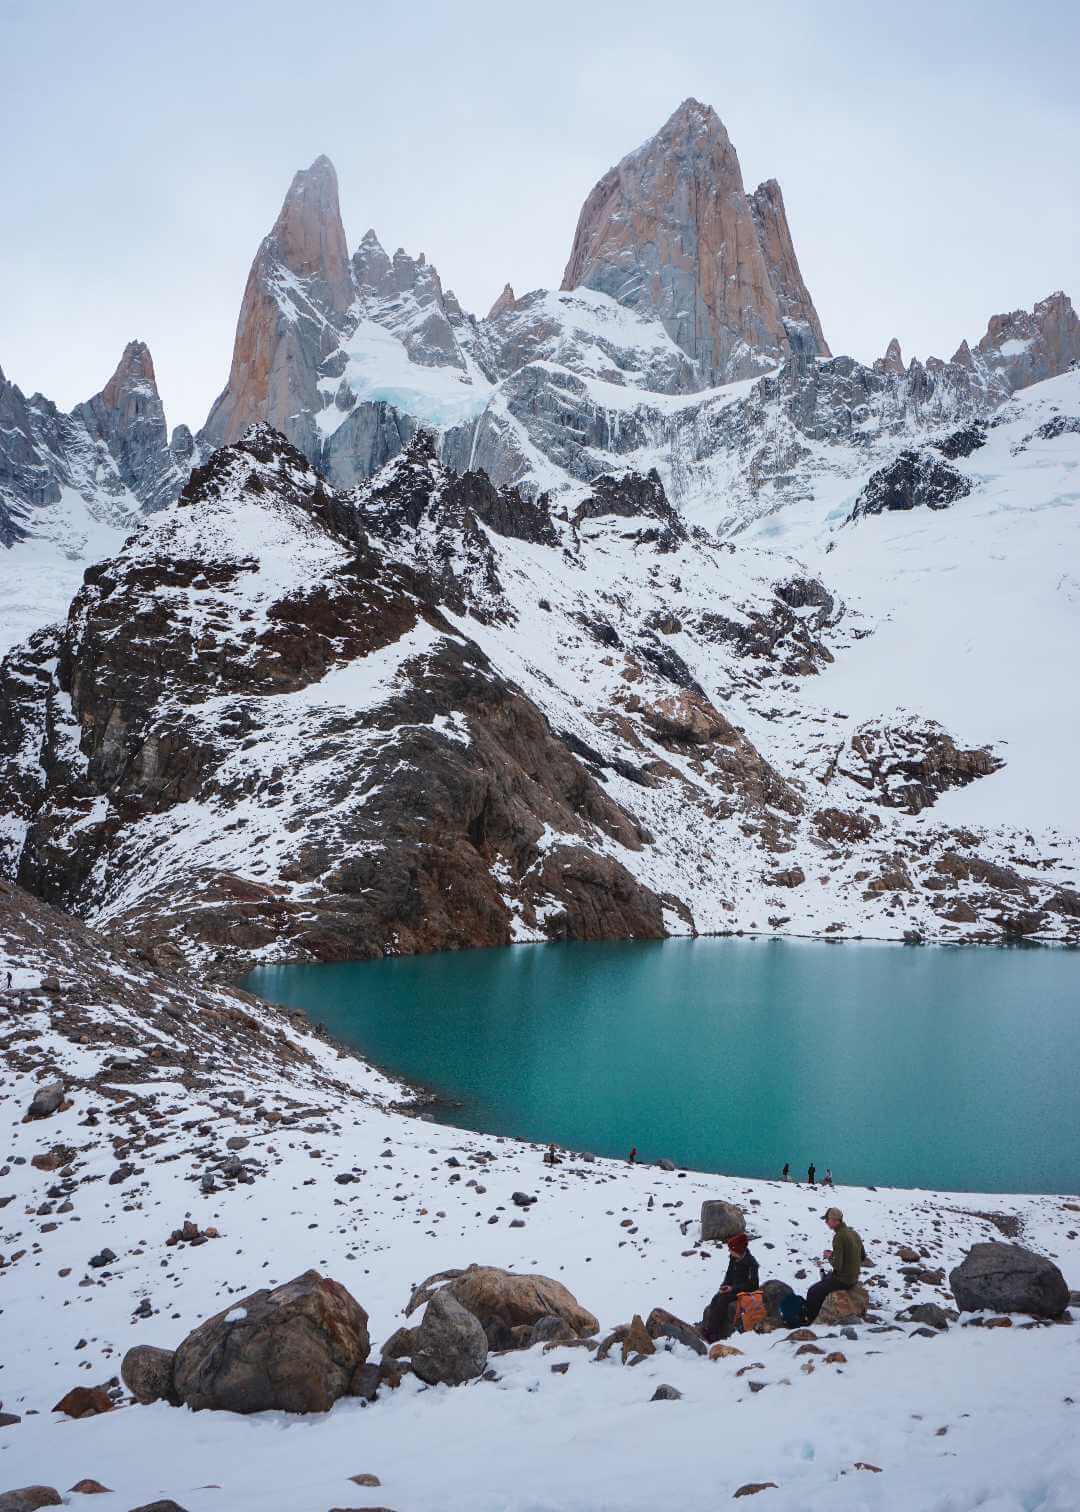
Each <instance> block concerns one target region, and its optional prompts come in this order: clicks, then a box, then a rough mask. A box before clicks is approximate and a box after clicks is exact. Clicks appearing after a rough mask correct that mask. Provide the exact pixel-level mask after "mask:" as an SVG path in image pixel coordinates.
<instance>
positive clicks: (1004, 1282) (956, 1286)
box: [949, 1241, 1069, 1318]
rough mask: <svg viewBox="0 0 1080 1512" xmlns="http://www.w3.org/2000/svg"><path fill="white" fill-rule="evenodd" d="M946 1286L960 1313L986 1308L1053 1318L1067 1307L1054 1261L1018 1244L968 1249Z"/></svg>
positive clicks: (1065, 1290)
mask: <svg viewBox="0 0 1080 1512" xmlns="http://www.w3.org/2000/svg"><path fill="white" fill-rule="evenodd" d="M949 1284H950V1286H951V1287H952V1292H953V1296H954V1297H955V1298H956V1305H957V1307H959V1308H960V1309H961V1311H963V1312H978V1311H979V1310H980V1309H982V1308H988V1309H990V1310H991V1311H993V1312H1000V1313H1031V1314H1033V1316H1035V1317H1036V1318H1058V1317H1060V1316H1061V1314H1062V1313H1063V1312H1064V1311H1065V1309H1066V1308H1067V1307H1068V1305H1069V1288H1068V1286H1067V1285H1066V1283H1065V1277H1064V1276H1063V1275H1062V1274H1061V1272H1060V1271H1059V1270H1058V1268H1057V1266H1056V1265H1055V1264H1054V1262H1053V1261H1052V1260H1048V1259H1047V1258H1046V1256H1045V1255H1036V1254H1035V1253H1034V1252H1033V1251H1032V1250H1029V1249H1024V1248H1023V1246H1022V1245H1019V1244H1000V1243H997V1242H996V1241H995V1242H990V1243H986V1244H974V1245H972V1247H971V1249H969V1250H968V1252H967V1254H966V1255H965V1256H964V1258H963V1260H962V1261H961V1262H960V1264H959V1265H958V1266H957V1267H956V1269H955V1270H953V1271H950V1273H949Z"/></svg>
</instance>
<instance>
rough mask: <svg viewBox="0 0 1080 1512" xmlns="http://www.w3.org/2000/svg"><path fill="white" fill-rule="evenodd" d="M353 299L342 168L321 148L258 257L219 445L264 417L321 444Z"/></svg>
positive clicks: (213, 415) (224, 397) (217, 426)
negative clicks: (321, 388)
mask: <svg viewBox="0 0 1080 1512" xmlns="http://www.w3.org/2000/svg"><path fill="white" fill-rule="evenodd" d="M352 300H353V285H352V275H351V271H350V265H349V251H348V247H347V246H346V242H345V228H344V226H343V225H342V223H341V208H340V205H339V203H338V182H337V174H336V173H335V171H334V165H333V163H331V161H330V159H329V158H328V157H317V158H316V159H315V161H314V162H313V163H312V165H311V167H310V168H306V169H301V171H300V172H299V173H297V174H296V175H295V177H294V178H293V181H292V184H291V185H290V187H289V192H288V194H287V195H286V196H285V201H284V203H283V205H282V207H281V212H280V214H279V215H278V218H277V220H276V221H275V222H274V225H273V228H272V229H271V231H270V233H269V235H267V236H266V237H265V238H264V239H263V241H262V244H261V245H260V247H259V250H258V252H257V253H256V255H255V261H254V262H253V263H252V265H251V271H250V273H249V274H248V280H247V285H246V287H245V289H244V298H243V303H242V304H241V306H240V318H239V320H238V322H237V326H236V341H235V343H234V346H233V358H232V367H231V369H230V371H229V381H228V383H227V384H226V386H225V389H224V392H223V393H222V394H221V395H220V396H219V398H218V399H217V401H216V402H215V404H214V406H213V408H212V409H211V411H210V414H209V416H208V418H207V421H206V426H205V430H204V435H205V437H206V439H207V441H208V442H209V443H210V444H211V445H212V446H221V445H230V444H231V443H232V442H234V441H238V440H239V439H240V437H241V436H242V435H243V434H244V433H245V431H246V430H247V428H248V426H249V425H251V424H253V423H254V422H255V421H258V420H265V421H267V422H268V423H269V424H271V425H273V426H274V427H275V428H276V429H278V430H280V431H281V432H282V433H283V434H284V435H287V436H288V438H289V440H290V441H293V442H294V443H295V444H297V445H300V446H301V447H303V449H304V450H305V451H308V452H310V451H311V450H312V447H313V444H314V439H315V433H314V418H313V417H314V412H315V410H316V409H317V408H318V407H319V395H318V387H317V369H318V364H319V361H320V360H321V358H323V357H325V356H327V355H328V354H329V353H330V352H331V351H332V350H333V349H334V347H336V346H337V344H338V342H339V340H340V337H341V331H342V329H343V326H344V320H345V316H346V314H347V312H348V310H349V307H350V305H351V304H352Z"/></svg>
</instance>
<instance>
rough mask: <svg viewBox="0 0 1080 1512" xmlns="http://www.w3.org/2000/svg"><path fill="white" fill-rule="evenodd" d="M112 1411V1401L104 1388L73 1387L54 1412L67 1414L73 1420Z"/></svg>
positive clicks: (58, 1403)
mask: <svg viewBox="0 0 1080 1512" xmlns="http://www.w3.org/2000/svg"><path fill="white" fill-rule="evenodd" d="M112 1410H113V1404H112V1399H111V1397H110V1396H109V1393H108V1392H107V1391H106V1390H105V1388H104V1387H103V1386H73V1387H72V1389H71V1390H70V1391H69V1392H68V1393H67V1395H66V1396H62V1397H61V1398H60V1400H59V1401H58V1402H57V1404H56V1406H55V1407H54V1408H53V1411H54V1412H63V1413H66V1414H67V1416H68V1417H71V1418H84V1417H94V1416H95V1415H96V1414H97V1413H99V1412H111V1411H112Z"/></svg>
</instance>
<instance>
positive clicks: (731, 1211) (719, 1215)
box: [701, 1198, 746, 1241]
mask: <svg viewBox="0 0 1080 1512" xmlns="http://www.w3.org/2000/svg"><path fill="white" fill-rule="evenodd" d="M745 1232H746V1214H745V1212H744V1211H743V1209H742V1208H741V1207H739V1205H738V1204H737V1203H735V1202H723V1201H721V1200H720V1199H719V1198H708V1199H706V1201H705V1202H703V1203H702V1204H701V1237H702V1239H703V1240H710V1239H711V1240H718V1241H723V1240H725V1239H730V1238H731V1236H732V1234H744V1233H745Z"/></svg>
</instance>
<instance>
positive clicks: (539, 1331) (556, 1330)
mask: <svg viewBox="0 0 1080 1512" xmlns="http://www.w3.org/2000/svg"><path fill="white" fill-rule="evenodd" d="M576 1338H577V1334H576V1333H575V1332H574V1330H573V1329H572V1328H571V1327H570V1325H569V1323H568V1322H567V1321H566V1319H565V1318H557V1317H556V1316H555V1314H554V1313H546V1314H545V1315H544V1317H542V1318H538V1319H537V1320H536V1322H535V1323H534V1324H533V1326H532V1328H531V1329H530V1330H529V1342H528V1345H527V1348H529V1349H531V1348H532V1347H533V1345H534V1344H569V1343H571V1342H572V1341H573V1340H575V1339H576Z"/></svg>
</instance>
